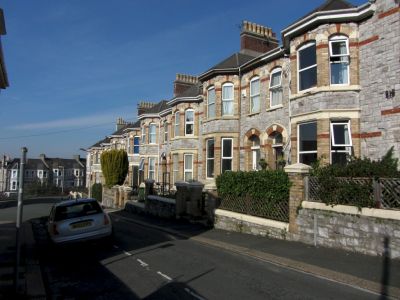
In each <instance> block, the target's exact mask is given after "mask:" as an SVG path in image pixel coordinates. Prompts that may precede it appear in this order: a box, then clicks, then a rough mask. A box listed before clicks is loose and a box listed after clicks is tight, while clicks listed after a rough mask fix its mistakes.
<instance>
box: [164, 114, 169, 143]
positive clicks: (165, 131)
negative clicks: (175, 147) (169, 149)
mask: <svg viewBox="0 0 400 300" xmlns="http://www.w3.org/2000/svg"><path fill="white" fill-rule="evenodd" d="M164 143H168V122H167V120H165V121H164Z"/></svg>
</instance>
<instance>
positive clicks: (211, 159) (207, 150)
mask: <svg viewBox="0 0 400 300" xmlns="http://www.w3.org/2000/svg"><path fill="white" fill-rule="evenodd" d="M209 141H213V143H214V151H213V152H214V155H213V157H208V153H209V145H208V142H209ZM211 163H212V164H213V176H208V166H209V164H211ZM214 177H215V139H213V138H212V139H207V140H206V178H207V179H212V178H214Z"/></svg>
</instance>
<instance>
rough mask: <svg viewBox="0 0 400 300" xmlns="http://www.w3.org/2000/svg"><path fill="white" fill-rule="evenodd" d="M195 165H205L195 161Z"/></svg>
mask: <svg viewBox="0 0 400 300" xmlns="http://www.w3.org/2000/svg"><path fill="white" fill-rule="evenodd" d="M194 164H195V165H201V164H203V163H202V162H201V161H195V162H194Z"/></svg>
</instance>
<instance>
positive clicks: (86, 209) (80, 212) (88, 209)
mask: <svg viewBox="0 0 400 300" xmlns="http://www.w3.org/2000/svg"><path fill="white" fill-rule="evenodd" d="M101 212H102V210H101V207H100V205H99V203H97V202H96V201H93V202H77V203H72V204H70V205H65V206H58V207H57V208H56V214H55V216H54V221H56V222H57V221H62V220H67V219H72V218H79V217H85V216H90V215H94V214H99V213H101Z"/></svg>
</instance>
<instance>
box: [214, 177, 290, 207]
mask: <svg viewBox="0 0 400 300" xmlns="http://www.w3.org/2000/svg"><path fill="white" fill-rule="evenodd" d="M216 184H217V190H218V194H219V195H220V196H221V197H224V196H233V197H237V198H240V197H246V196H250V197H251V198H253V199H262V200H266V201H269V202H273V203H279V202H282V201H287V200H288V198H289V190H290V185H291V183H290V181H289V177H288V176H287V174H286V173H285V172H283V171H272V170H262V171H257V172H242V171H239V172H225V173H223V174H221V175H219V176H218V177H217V179H216Z"/></svg>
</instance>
